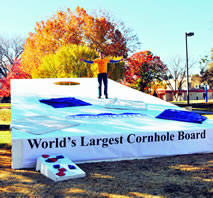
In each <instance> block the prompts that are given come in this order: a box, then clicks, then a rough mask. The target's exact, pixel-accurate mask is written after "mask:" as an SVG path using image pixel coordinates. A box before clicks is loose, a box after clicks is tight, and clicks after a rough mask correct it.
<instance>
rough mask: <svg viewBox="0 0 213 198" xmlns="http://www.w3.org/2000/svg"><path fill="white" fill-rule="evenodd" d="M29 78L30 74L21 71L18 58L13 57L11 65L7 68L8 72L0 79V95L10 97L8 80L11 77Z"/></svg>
mask: <svg viewBox="0 0 213 198" xmlns="http://www.w3.org/2000/svg"><path fill="white" fill-rule="evenodd" d="M26 78H31V76H30V75H28V74H27V73H25V72H23V71H22V69H21V67H20V60H19V59H15V60H14V61H13V66H12V67H11V68H10V69H9V72H8V74H7V76H6V77H4V78H2V79H0V85H1V89H0V97H10V95H11V92H10V82H11V81H10V80H11V79H26Z"/></svg>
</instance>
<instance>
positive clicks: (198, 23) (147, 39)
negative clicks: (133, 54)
mask: <svg viewBox="0 0 213 198" xmlns="http://www.w3.org/2000/svg"><path fill="white" fill-rule="evenodd" d="M77 6H80V7H82V8H84V9H85V10H86V11H87V12H88V13H92V12H93V11H94V10H99V9H102V10H105V11H107V12H109V13H110V15H112V16H113V17H115V18H116V19H117V20H119V21H122V22H124V24H125V27H129V28H131V29H132V30H133V32H134V33H135V34H136V35H137V36H138V38H139V41H140V42H141V43H142V44H141V47H140V49H138V50H137V51H143V50H150V51H151V52H152V53H153V54H154V55H157V56H160V57H161V60H162V61H163V62H164V63H165V64H167V65H170V64H171V63H172V59H174V58H180V59H181V60H182V61H183V62H185V60H186V43H185V32H194V36H193V37H188V39H187V41H188V56H189V62H196V64H194V65H193V67H192V68H190V73H199V63H198V62H199V60H200V59H201V58H203V57H204V56H205V55H208V56H211V48H213V14H212V13H213V11H212V10H213V0H0V36H2V37H4V38H5V37H6V38H10V37H14V36H21V37H22V36H23V37H26V38H27V37H28V33H29V32H34V28H35V24H36V22H37V21H38V22H40V21H41V20H47V19H48V18H50V17H51V16H53V15H54V14H56V11H57V10H64V11H66V9H67V8H70V9H71V10H72V11H74V10H75V8H76V7H77Z"/></svg>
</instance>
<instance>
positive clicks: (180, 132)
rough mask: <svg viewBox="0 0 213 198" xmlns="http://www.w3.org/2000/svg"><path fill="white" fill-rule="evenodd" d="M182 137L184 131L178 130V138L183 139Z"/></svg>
mask: <svg viewBox="0 0 213 198" xmlns="http://www.w3.org/2000/svg"><path fill="white" fill-rule="evenodd" d="M183 139H184V132H183V131H178V140H183Z"/></svg>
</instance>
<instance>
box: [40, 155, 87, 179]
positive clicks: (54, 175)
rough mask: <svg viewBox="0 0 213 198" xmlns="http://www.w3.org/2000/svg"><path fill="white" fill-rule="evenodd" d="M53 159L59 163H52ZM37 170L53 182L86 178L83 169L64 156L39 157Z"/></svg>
mask: <svg viewBox="0 0 213 198" xmlns="http://www.w3.org/2000/svg"><path fill="white" fill-rule="evenodd" d="M47 156H48V157H47ZM51 159H56V160H57V161H55V162H54V161H53V162H52V161H51ZM48 160H49V162H48ZM36 170H37V171H40V173H41V174H43V175H45V176H46V177H48V178H50V179H52V180H53V181H64V180H68V179H76V178H81V177H85V176H86V173H85V172H84V171H83V170H82V169H80V168H79V167H78V166H77V165H76V164H75V163H74V162H72V161H71V160H70V159H68V158H67V157H66V156H64V155H51V156H49V155H44V156H41V157H39V158H38V159H37V163H36Z"/></svg>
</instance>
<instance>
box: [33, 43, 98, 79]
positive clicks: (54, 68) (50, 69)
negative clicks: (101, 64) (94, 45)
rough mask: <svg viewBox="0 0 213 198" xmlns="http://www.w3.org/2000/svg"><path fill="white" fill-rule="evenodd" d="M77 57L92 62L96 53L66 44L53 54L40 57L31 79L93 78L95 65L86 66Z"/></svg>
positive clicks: (84, 47)
mask: <svg viewBox="0 0 213 198" xmlns="http://www.w3.org/2000/svg"><path fill="white" fill-rule="evenodd" d="M79 57H82V58H83V59H87V60H93V59H95V58H97V57H98V52H97V51H95V50H92V49H90V48H89V47H86V46H78V45H76V44H68V45H66V46H63V47H61V48H59V49H58V50H57V51H56V52H55V53H50V54H47V55H45V56H43V57H42V59H41V64H40V65H39V66H38V67H37V69H34V70H33V71H32V77H33V78H45V77H46V78H64V77H67V78H71V77H94V76H96V74H97V68H95V65H93V64H92V65H88V64H86V63H84V62H82V61H80V60H79Z"/></svg>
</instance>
